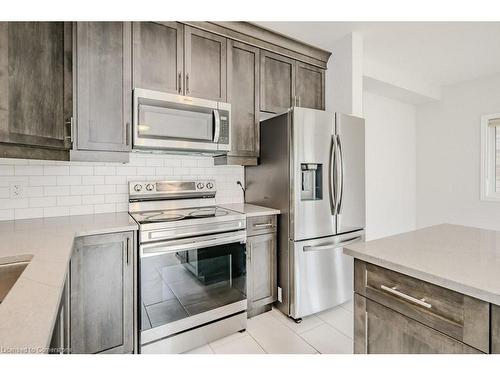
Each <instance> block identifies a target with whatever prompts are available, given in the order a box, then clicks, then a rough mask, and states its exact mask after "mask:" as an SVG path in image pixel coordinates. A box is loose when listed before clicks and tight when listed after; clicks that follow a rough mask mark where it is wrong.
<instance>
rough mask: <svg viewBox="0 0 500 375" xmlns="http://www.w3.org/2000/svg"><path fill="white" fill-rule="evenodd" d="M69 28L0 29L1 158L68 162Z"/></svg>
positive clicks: (23, 25) (16, 25)
mask: <svg viewBox="0 0 500 375" xmlns="http://www.w3.org/2000/svg"><path fill="white" fill-rule="evenodd" d="M71 34H72V30H71V23H65V22H1V23H0V157H18V158H36V159H56V160H68V158H69V148H70V147H71V142H70V127H69V126H68V125H67V123H69V119H70V117H71V115H72V104H71V100H72V78H71V69H72V68H71V63H72V58H71V48H72V39H71V38H72V36H71Z"/></svg>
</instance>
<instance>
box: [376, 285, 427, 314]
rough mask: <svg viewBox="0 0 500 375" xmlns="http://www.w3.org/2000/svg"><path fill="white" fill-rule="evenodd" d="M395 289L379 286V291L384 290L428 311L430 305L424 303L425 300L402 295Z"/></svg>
mask: <svg viewBox="0 0 500 375" xmlns="http://www.w3.org/2000/svg"><path fill="white" fill-rule="evenodd" d="M396 288H397V287H395V286H393V287H392V288H389V287H388V286H385V285H380V289H382V290H385V291H386V292H389V293H391V294H394V295H396V296H398V297H401V298H403V299H405V300H407V301H410V302H413V303H416V304H417V305H419V306H422V307H425V308H427V309H430V308H431V307H432V305H431V304H430V303H428V302H425V298H422V299H418V298H415V297H412V296H409V295H408V294H405V293H402V292H400V291H399V290H397V289H396Z"/></svg>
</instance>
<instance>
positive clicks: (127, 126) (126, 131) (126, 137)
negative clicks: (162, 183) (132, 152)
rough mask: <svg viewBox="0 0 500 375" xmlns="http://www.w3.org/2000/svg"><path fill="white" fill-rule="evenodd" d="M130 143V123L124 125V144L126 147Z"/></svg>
mask: <svg viewBox="0 0 500 375" xmlns="http://www.w3.org/2000/svg"><path fill="white" fill-rule="evenodd" d="M129 143H130V122H128V121H127V122H126V123H125V144H126V145H127V146H128V145H129Z"/></svg>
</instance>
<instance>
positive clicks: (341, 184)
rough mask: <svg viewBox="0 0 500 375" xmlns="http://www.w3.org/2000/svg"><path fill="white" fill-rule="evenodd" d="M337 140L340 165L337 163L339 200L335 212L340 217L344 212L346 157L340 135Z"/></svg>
mask: <svg viewBox="0 0 500 375" xmlns="http://www.w3.org/2000/svg"><path fill="white" fill-rule="evenodd" d="M336 139H337V150H338V152H339V163H336V164H337V165H336V167H337V169H338V171H337V176H338V186H339V187H338V192H339V195H338V199H336V203H337V209H336V210H335V214H336V215H340V213H341V212H342V198H343V196H344V156H343V154H342V142H341V141H340V135H337V136H336Z"/></svg>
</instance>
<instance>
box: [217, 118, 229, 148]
mask: <svg viewBox="0 0 500 375" xmlns="http://www.w3.org/2000/svg"><path fill="white" fill-rule="evenodd" d="M219 113H220V136H219V143H222V144H225V145H227V144H229V116H230V112H229V111H225V110H219Z"/></svg>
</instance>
